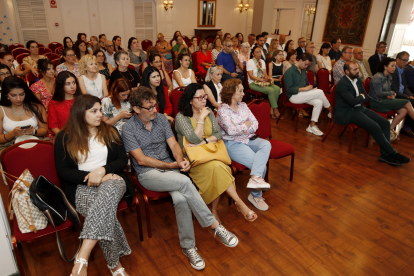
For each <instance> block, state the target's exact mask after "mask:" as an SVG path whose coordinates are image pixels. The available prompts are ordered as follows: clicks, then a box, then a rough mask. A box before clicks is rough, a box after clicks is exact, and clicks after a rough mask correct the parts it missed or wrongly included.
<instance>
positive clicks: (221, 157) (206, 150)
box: [183, 136, 231, 167]
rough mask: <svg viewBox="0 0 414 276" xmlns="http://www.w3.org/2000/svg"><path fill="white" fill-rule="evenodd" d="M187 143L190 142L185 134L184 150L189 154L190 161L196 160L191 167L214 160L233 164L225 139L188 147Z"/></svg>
mask: <svg viewBox="0 0 414 276" xmlns="http://www.w3.org/2000/svg"><path fill="white" fill-rule="evenodd" d="M187 144H190V143H189V142H188V141H187V139H186V138H185V136H183V151H184V153H185V154H186V155H187V157H188V159H189V161H190V162H193V161H194V163H193V164H192V165H191V167H195V166H198V165H201V164H204V163H207V162H209V161H212V160H218V161H221V162H223V163H224V164H226V165H230V164H231V159H230V156H229V154H228V152H227V149H226V145H225V144H224V141H223V139H221V140H220V141H217V142H216V143H208V144H204V145H201V146H196V147H188V146H187Z"/></svg>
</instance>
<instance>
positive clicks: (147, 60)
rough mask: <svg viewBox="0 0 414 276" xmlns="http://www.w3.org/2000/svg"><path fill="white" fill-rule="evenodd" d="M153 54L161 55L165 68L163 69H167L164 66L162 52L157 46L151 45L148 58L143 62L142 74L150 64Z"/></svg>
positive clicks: (162, 64)
mask: <svg viewBox="0 0 414 276" xmlns="http://www.w3.org/2000/svg"><path fill="white" fill-rule="evenodd" d="M152 54H159V55H160V57H161V66H162V68H163V70H164V71H165V67H164V62H162V55H161V54H160V51H158V48H157V46H149V47H148V49H147V55H146V58H147V59H146V60H145V62H144V63H142V68H141V74H142V73H143V72H144V70H145V68H147V66H150V65H151V64H150V61H149V60H150V56H151V55H152Z"/></svg>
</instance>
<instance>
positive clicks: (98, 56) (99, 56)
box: [96, 55, 104, 58]
mask: <svg viewBox="0 0 414 276" xmlns="http://www.w3.org/2000/svg"><path fill="white" fill-rule="evenodd" d="M96 57H97V58H101V57H104V55H97V56H96Z"/></svg>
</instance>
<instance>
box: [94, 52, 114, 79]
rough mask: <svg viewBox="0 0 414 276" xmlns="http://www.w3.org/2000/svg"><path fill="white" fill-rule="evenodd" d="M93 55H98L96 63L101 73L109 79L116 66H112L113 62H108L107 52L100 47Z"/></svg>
mask: <svg viewBox="0 0 414 276" xmlns="http://www.w3.org/2000/svg"><path fill="white" fill-rule="evenodd" d="M93 55H94V56H96V64H97V65H98V71H99V73H100V74H102V75H104V76H105V79H106V80H109V79H110V78H111V74H112V72H113V71H114V68H112V65H111V64H109V63H107V62H106V55H105V52H104V51H103V50H101V49H99V50H97V51H95V52H93Z"/></svg>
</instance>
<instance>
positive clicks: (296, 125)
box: [295, 110, 299, 132]
mask: <svg viewBox="0 0 414 276" xmlns="http://www.w3.org/2000/svg"><path fill="white" fill-rule="evenodd" d="M296 113H299V110H297V111H296ZM298 125H299V116H298V114H296V118H295V131H296V132H298Z"/></svg>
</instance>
